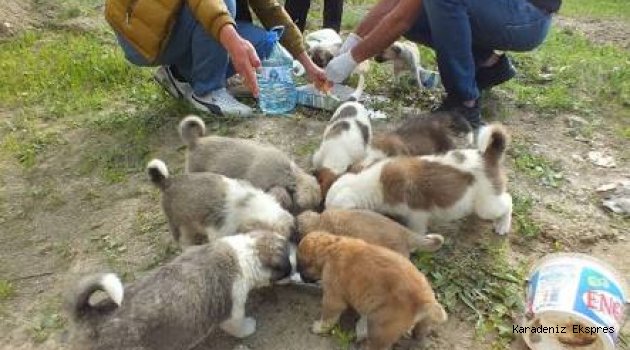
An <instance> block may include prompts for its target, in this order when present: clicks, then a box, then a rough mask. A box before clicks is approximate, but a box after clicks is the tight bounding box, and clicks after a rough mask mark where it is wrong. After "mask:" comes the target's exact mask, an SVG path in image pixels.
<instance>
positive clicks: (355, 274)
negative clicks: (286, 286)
mask: <svg viewBox="0 0 630 350" xmlns="http://www.w3.org/2000/svg"><path fill="white" fill-rule="evenodd" d="M298 271H299V272H300V275H301V276H302V279H303V280H304V281H307V282H308V281H311V282H312V281H316V280H321V286H322V291H323V298H322V316H321V319H320V320H318V321H316V322H315V323H314V324H313V327H312V330H313V332H315V333H317V334H323V333H327V332H328V331H330V329H331V328H332V327H333V326H334V325H335V324H336V323H337V320H338V319H339V316H340V315H341V313H342V312H343V311H344V310H345V309H346V308H353V309H354V310H355V311H356V312H357V313H358V314H359V315H360V316H361V318H360V320H359V322H357V326H356V327H357V330H356V331H357V340H359V341H365V343H364V347H363V348H364V349H367V350H385V349H390V347H391V346H392V345H393V344H394V343H395V342H396V341H398V340H399V339H400V337H402V336H403V334H405V333H406V332H407V331H409V330H410V329H412V328H413V330H414V335H416V336H424V335H425V334H427V332H428V330H429V328H430V327H431V326H433V325H436V324H440V323H443V322H445V321H446V319H447V315H446V312H445V311H444V308H443V307H442V306H441V305H440V304H439V303H438V302H437V300H436V299H435V295H434V294H433V290H432V289H431V286H430V284H429V282H428V281H427V279H426V277H425V276H424V275H423V274H422V273H421V272H420V271H418V269H416V267H415V266H414V265H413V264H412V263H411V262H410V261H409V260H408V259H407V258H406V257H403V256H402V255H400V254H398V253H396V252H393V251H391V250H389V249H386V248H383V247H379V246H376V245H371V244H368V243H366V242H365V241H363V240H360V239H356V238H350V237H342V236H335V235H332V234H329V233H326V232H320V231H316V232H311V233H309V234H307V235H306V236H305V237H304V239H302V241H301V242H300V245H299V247H298Z"/></svg>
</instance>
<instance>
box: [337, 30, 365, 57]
mask: <svg viewBox="0 0 630 350" xmlns="http://www.w3.org/2000/svg"><path fill="white" fill-rule="evenodd" d="M361 40H363V39H362V38H361V37H360V36H358V35H356V34H354V33H350V35H348V37H347V38H346V41H344V42H343V44H342V45H341V47H340V48H339V52H338V53H337V55H341V54H344V53H346V52H349V51H350V50H352V48H353V47H355V46H357V45H358V44H359V43H360V42H361Z"/></svg>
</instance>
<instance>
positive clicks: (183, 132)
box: [179, 115, 206, 148]
mask: <svg viewBox="0 0 630 350" xmlns="http://www.w3.org/2000/svg"><path fill="white" fill-rule="evenodd" d="M205 134H206V124H204V122H203V120H201V118H199V117H197V116H196V115H189V116H187V117H186V118H184V119H182V121H181V122H180V123H179V136H180V137H181V138H182V141H183V142H184V143H185V144H186V146H187V147H188V148H191V147H194V146H195V145H197V140H198V139H199V138H200V137H203V136H204V135H205Z"/></svg>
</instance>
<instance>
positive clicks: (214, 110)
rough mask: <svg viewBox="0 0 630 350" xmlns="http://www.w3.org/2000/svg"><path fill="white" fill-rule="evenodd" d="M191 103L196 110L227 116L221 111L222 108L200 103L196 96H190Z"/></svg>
mask: <svg viewBox="0 0 630 350" xmlns="http://www.w3.org/2000/svg"><path fill="white" fill-rule="evenodd" d="M190 102H191V103H192V105H193V106H194V107H195V108H197V109H198V110H200V111H203V112H210V113H212V114H216V115H219V116H222V117H223V116H225V114H223V112H222V111H221V108H219V107H218V106H216V105H211V104H206V103H204V102H202V101H199V100H198V99H196V98H195V96H194V95H191V96H190Z"/></svg>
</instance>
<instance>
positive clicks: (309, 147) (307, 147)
mask: <svg viewBox="0 0 630 350" xmlns="http://www.w3.org/2000/svg"><path fill="white" fill-rule="evenodd" d="M317 147H319V141H318V140H311V141H310V142H308V143H303V144H300V145H298V146H296V147H295V150H294V153H295V155H297V156H298V157H309V156H311V155H312V154H313V153H315V151H316V150H317Z"/></svg>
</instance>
